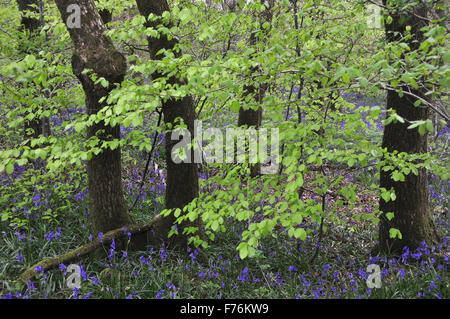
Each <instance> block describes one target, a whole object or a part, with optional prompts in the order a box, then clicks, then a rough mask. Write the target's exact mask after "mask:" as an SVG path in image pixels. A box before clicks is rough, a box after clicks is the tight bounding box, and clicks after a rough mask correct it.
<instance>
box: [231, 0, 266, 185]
mask: <svg viewBox="0 0 450 319" xmlns="http://www.w3.org/2000/svg"><path fill="white" fill-rule="evenodd" d="M274 3H275V2H274V0H270V1H269V2H268V7H266V9H265V10H264V11H263V12H262V14H261V17H259V18H258V19H261V20H262V21H263V22H269V23H271V22H272V8H273V7H274ZM263 22H260V23H259V24H260V25H262V24H263ZM249 42H250V43H249V44H250V46H255V45H256V43H257V39H256V36H255V34H254V33H252V34H251V35H250V40H249ZM257 71H258V67H254V68H252V69H251V73H256V72H257ZM267 88H268V85H267V83H262V84H259V85H256V84H250V85H245V86H244V94H245V95H246V96H251V97H252V99H251V100H252V101H253V100H254V101H255V103H256V104H257V106H258V108H257V109H256V110H255V109H243V108H240V109H239V117H238V126H243V125H246V126H247V127H253V128H255V129H256V130H257V129H258V128H259V127H260V126H261V124H262V113H263V110H262V106H261V104H262V102H263V99H264V94H265V93H266V90H267ZM260 171H261V163H260V162H258V163H256V164H252V165H250V176H251V177H256V176H257V175H259V174H260Z"/></svg>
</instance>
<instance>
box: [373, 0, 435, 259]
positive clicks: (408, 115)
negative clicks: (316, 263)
mask: <svg viewBox="0 0 450 319" xmlns="http://www.w3.org/2000/svg"><path fill="white" fill-rule="evenodd" d="M384 3H385V4H386V1H385V2H384ZM415 11H416V14H417V15H419V16H422V17H426V16H427V10H426V8H424V7H419V8H416V9H415ZM390 15H391V17H392V18H393V22H392V23H391V24H386V25H385V28H386V36H387V41H388V42H394V41H398V40H400V39H401V38H402V36H403V35H404V34H405V28H406V26H407V25H410V26H411V34H413V35H414V36H413V39H411V40H410V41H408V45H409V46H410V47H411V50H416V49H417V48H418V47H419V46H420V44H421V42H422V41H423V33H422V32H421V31H420V28H422V27H423V26H424V21H423V20H420V19H418V18H417V17H415V16H414V15H407V14H402V13H401V12H398V11H397V12H394V10H392V11H391V12H390ZM402 18H403V19H404V20H405V21H404V22H403V23H401V19H402ZM408 89H409V90H411V92H413V93H414V94H416V95H417V96H422V97H423V96H424V95H423V92H421V91H420V90H414V89H413V88H406V90H408ZM415 101H416V99H414V98H412V97H410V96H407V95H403V96H402V97H400V96H399V95H398V94H397V93H396V92H395V91H388V94H387V109H391V108H392V109H393V110H395V111H396V113H397V114H398V115H399V116H401V117H402V118H404V119H406V120H407V121H416V120H426V119H427V118H428V109H427V108H423V107H415V106H414V102H415ZM407 121H405V123H400V122H397V123H393V122H392V123H390V124H389V125H386V126H385V127H384V132H383V141H382V147H383V148H386V149H387V151H388V152H393V151H398V152H406V153H409V154H415V153H425V152H427V134H424V135H420V134H419V132H418V130H417V129H407V127H408V126H409V124H408V122H407ZM391 173H392V172H391V171H387V172H385V171H383V170H382V169H381V171H380V187H384V188H386V189H388V190H389V189H391V188H392V187H393V188H394V190H395V194H396V200H395V201H389V202H385V201H384V200H383V199H380V203H379V205H380V206H379V207H380V210H381V211H382V212H384V213H388V212H393V213H394V218H393V219H392V220H390V221H389V220H388V219H387V218H386V217H385V215H384V214H383V215H382V217H381V221H380V224H379V250H380V251H383V252H388V253H397V252H400V251H401V250H402V248H403V247H405V246H407V247H409V248H410V249H415V248H417V247H419V246H420V244H421V243H422V242H423V241H425V242H427V243H428V244H435V243H436V242H437V241H438V240H439V234H438V232H437V230H436V228H435V226H434V224H433V221H432V218H431V213H430V208H429V203H428V189H427V174H426V170H425V169H420V170H419V172H418V175H417V176H416V175H414V174H413V173H411V174H409V175H407V176H405V181H404V182H395V181H393V180H392V179H391V176H390V175H391ZM391 228H396V229H399V230H400V232H401V233H402V239H401V240H400V239H397V238H396V239H392V238H390V236H389V230H390V229H391Z"/></svg>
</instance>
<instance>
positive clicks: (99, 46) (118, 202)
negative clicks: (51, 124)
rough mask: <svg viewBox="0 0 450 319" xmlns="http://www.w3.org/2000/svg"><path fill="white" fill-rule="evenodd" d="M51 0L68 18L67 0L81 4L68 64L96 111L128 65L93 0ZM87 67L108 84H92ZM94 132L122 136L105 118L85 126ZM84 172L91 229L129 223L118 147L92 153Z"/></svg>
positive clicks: (107, 136)
mask: <svg viewBox="0 0 450 319" xmlns="http://www.w3.org/2000/svg"><path fill="white" fill-rule="evenodd" d="M55 2H56V5H57V7H58V10H59V11H60V13H61V16H62V18H63V21H64V22H65V23H66V24H67V21H68V16H69V15H70V12H69V13H68V12H67V7H68V6H69V5H71V4H76V5H78V6H79V7H80V13H81V24H80V28H70V27H69V28H68V31H69V33H70V37H71V39H72V41H73V43H74V45H75V50H74V52H73V55H72V70H73V73H74V75H75V76H76V77H77V78H78V79H79V81H80V82H81V84H82V86H83V89H84V92H85V101H86V112H87V114H88V115H91V114H96V113H97V112H98V111H99V110H101V109H102V108H103V107H104V106H105V105H106V104H105V102H103V103H99V100H100V99H101V98H103V97H107V96H108V94H109V92H110V91H111V90H112V88H113V87H114V85H115V84H118V83H121V82H122V80H123V78H124V76H125V73H126V70H127V65H126V60H125V57H124V56H123V55H122V54H121V53H120V52H119V51H117V50H116V49H115V47H114V45H113V43H112V41H111V39H110V38H109V37H108V36H106V35H105V31H106V29H105V26H104V24H103V22H102V20H101V17H100V15H99V13H98V11H97V9H96V7H95V5H94V2H93V1H92V0H83V1H74V0H69V1H64V0H56V1H55ZM85 69H91V70H93V73H95V74H97V76H98V77H103V78H105V79H106V80H107V81H108V83H109V85H108V87H106V88H105V87H103V86H102V85H101V84H100V83H97V84H95V83H94V81H92V79H91V78H90V75H89V74H86V73H85V74H83V70H85ZM94 136H97V137H98V138H99V139H100V144H99V145H100V146H101V145H102V143H103V141H109V140H113V139H119V138H120V126H118V125H116V126H114V127H112V126H110V125H106V124H105V123H104V122H103V121H101V122H99V123H97V124H93V125H92V126H89V127H88V134H87V138H88V139H89V138H91V137H94ZM87 174H88V197H89V214H90V218H91V221H92V226H93V232H94V234H98V233H100V232H102V233H105V232H107V231H110V230H112V229H116V228H120V227H122V226H124V225H128V224H131V223H132V219H131V217H130V216H129V215H128V211H127V207H126V205H125V200H124V195H123V190H122V177H121V176H122V174H121V151H120V147H118V148H116V149H114V150H111V149H109V148H106V149H103V150H102V152H101V153H99V154H98V155H95V154H93V155H92V158H91V159H90V160H88V162H87Z"/></svg>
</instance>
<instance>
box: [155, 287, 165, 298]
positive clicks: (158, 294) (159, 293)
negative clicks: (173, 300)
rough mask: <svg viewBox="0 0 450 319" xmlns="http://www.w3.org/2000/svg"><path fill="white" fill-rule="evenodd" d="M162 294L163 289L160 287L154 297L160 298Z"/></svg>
mask: <svg viewBox="0 0 450 319" xmlns="http://www.w3.org/2000/svg"><path fill="white" fill-rule="evenodd" d="M163 294H164V289H161V290H160V291H158V293H157V294H156V299H162V295H163Z"/></svg>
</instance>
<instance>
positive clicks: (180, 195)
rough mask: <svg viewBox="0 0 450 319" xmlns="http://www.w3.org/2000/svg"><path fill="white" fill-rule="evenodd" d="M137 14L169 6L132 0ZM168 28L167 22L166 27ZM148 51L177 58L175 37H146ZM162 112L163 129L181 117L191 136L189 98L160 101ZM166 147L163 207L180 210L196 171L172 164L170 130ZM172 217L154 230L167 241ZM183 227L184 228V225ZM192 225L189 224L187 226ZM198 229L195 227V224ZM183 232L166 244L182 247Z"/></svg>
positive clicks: (172, 80)
mask: <svg viewBox="0 0 450 319" xmlns="http://www.w3.org/2000/svg"><path fill="white" fill-rule="evenodd" d="M136 3H137V6H138V9H139V12H140V14H141V15H142V16H144V17H146V18H147V17H148V16H149V15H150V14H151V13H152V14H154V15H156V16H159V17H162V14H163V12H164V11H170V9H169V5H168V3H167V1H166V0H154V1H146V0H136ZM161 23H162V21H161V19H157V20H155V21H151V22H150V21H148V22H147V23H146V26H147V27H153V28H155V29H157V26H158V25H159V24H161ZM166 27H168V28H170V27H171V25H170V23H169V24H168V25H166ZM147 40H148V49H149V52H150V58H151V59H152V60H160V59H162V58H163V56H161V55H157V52H158V51H159V50H161V49H166V50H172V52H173V53H174V55H175V57H179V56H180V55H181V51H176V50H173V49H174V47H175V46H176V45H177V43H178V41H177V39H176V38H172V39H170V40H169V39H168V38H167V36H166V35H164V34H159V37H158V38H156V37H148V38H147ZM163 73H164V72H155V73H153V74H152V78H153V79H157V78H159V77H164V74H163ZM166 83H168V84H171V85H174V84H178V85H184V84H185V83H184V81H183V79H180V78H178V77H176V76H171V77H169V78H167V82H166ZM162 111H163V115H164V123H165V124H166V128H168V127H171V126H172V127H174V126H175V125H176V122H175V119H176V118H178V117H179V118H181V119H182V120H183V121H184V123H185V125H186V126H187V129H188V130H189V132H190V133H191V136H192V137H193V136H194V120H195V117H196V115H195V106H194V102H193V99H192V97H191V96H185V97H183V98H181V99H175V98H170V99H168V100H166V101H163V102H162ZM165 135H166V145H165V157H166V158H165V160H166V166H167V180H166V195H165V206H166V208H168V209H173V208H180V209H181V208H183V207H184V206H185V205H187V204H189V203H190V202H191V201H192V200H193V199H195V198H197V197H198V191H199V190H198V168H197V164H196V163H193V161H191V163H183V162H182V163H179V164H176V163H175V162H173V161H172V157H171V153H172V150H173V147H174V146H175V145H176V144H177V143H178V140H175V141H172V140H171V137H170V136H171V130H170V129H167V130H166V133H165ZM190 152H191V159H193V158H194V154H193V153H194V152H193V151H192V150H191V151H190ZM175 220H176V218H175V217H174V215H173V214H170V215H169V216H168V217H165V218H161V219H160V222H159V226H158V229H159V231H160V232H161V236H162V237H165V238H163V239H165V240H167V234H168V232H169V231H170V229H171V227H172V225H173V224H174V222H175ZM184 226H186V225H184ZM190 226H193V225H190ZM196 226H198V224H196ZM182 230H183V225H181V227H179V228H178V231H179V234H180V236H176V237H174V238H173V239H172V240H171V241H170V242H168V244H169V245H171V246H179V247H184V246H186V237H185V236H181V232H182Z"/></svg>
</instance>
